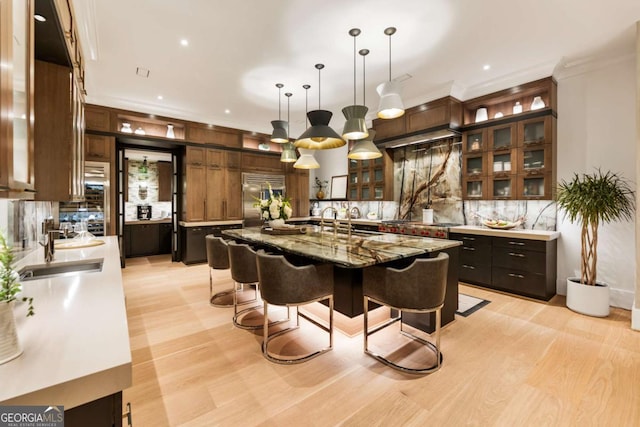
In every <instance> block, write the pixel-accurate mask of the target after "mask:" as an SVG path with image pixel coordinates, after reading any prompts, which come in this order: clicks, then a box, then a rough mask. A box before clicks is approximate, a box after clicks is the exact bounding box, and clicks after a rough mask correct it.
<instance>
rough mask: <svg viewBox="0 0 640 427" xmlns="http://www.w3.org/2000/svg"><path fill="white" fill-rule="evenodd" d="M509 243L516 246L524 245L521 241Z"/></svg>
mask: <svg viewBox="0 0 640 427" xmlns="http://www.w3.org/2000/svg"><path fill="white" fill-rule="evenodd" d="M509 244H510V245H516V246H524V243H522V242H509Z"/></svg>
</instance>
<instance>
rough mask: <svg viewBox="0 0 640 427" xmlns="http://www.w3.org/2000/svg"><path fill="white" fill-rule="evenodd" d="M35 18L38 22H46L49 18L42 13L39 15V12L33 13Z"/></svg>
mask: <svg viewBox="0 0 640 427" xmlns="http://www.w3.org/2000/svg"><path fill="white" fill-rule="evenodd" d="M33 18H34V19H35V20H36V21H38V22H46V21H47V18H45V17H44V16H42V15H38V14H35V15H33Z"/></svg>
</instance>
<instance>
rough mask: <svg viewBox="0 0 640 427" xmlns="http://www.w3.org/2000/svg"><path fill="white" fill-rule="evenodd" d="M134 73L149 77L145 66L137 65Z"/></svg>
mask: <svg viewBox="0 0 640 427" xmlns="http://www.w3.org/2000/svg"><path fill="white" fill-rule="evenodd" d="M136 74H137V75H138V76H140V77H144V78H149V70H148V69H146V68H142V67H137V68H136Z"/></svg>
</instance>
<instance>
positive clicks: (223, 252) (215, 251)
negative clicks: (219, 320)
mask: <svg viewBox="0 0 640 427" xmlns="http://www.w3.org/2000/svg"><path fill="white" fill-rule="evenodd" d="M204 239H205V242H206V247H207V262H208V263H209V303H210V304H211V305H212V306H214V307H231V306H233V299H230V300H229V301H228V302H223V301H220V300H221V299H223V298H224V297H226V296H229V295H231V296H232V295H233V288H230V289H227V290H224V291H221V292H218V293H216V294H215V295H214V293H213V276H212V274H211V270H212V269H213V270H229V268H230V266H229V248H228V247H227V242H226V241H225V240H224V239H223V238H222V237H216V236H214V235H213V234H208V235H206V236H205V237H204Z"/></svg>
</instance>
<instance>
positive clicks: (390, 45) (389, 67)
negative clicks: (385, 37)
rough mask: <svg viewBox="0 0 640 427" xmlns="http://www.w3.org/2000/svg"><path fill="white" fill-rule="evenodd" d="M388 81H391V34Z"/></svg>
mask: <svg viewBox="0 0 640 427" xmlns="http://www.w3.org/2000/svg"><path fill="white" fill-rule="evenodd" d="M389 81H391V34H389Z"/></svg>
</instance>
